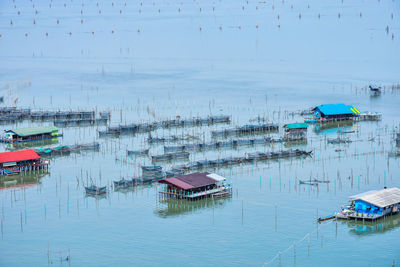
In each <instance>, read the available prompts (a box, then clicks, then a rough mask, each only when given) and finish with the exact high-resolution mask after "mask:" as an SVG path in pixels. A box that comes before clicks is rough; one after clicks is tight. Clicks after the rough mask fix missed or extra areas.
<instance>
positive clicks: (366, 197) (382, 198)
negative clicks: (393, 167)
mask: <svg viewBox="0 0 400 267" xmlns="http://www.w3.org/2000/svg"><path fill="white" fill-rule="evenodd" d="M367 193H368V194H360V195H361V196H360V195H356V196H355V198H352V200H362V201H365V202H368V203H370V204H372V205H375V206H377V207H380V208H383V207H387V206H390V205H393V204H396V203H400V189H399V188H397V187H393V188H387V189H383V190H379V191H375V192H371V193H369V192H367Z"/></svg>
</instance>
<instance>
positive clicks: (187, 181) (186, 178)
mask: <svg viewBox="0 0 400 267" xmlns="http://www.w3.org/2000/svg"><path fill="white" fill-rule="evenodd" d="M208 174H209V173H208V172H202V173H200V172H195V173H191V174H187V175H182V176H178V177H172V178H167V179H163V180H160V181H159V183H162V184H171V185H174V186H176V187H179V188H181V189H183V190H188V189H193V188H198V187H203V186H207V185H212V184H215V183H217V181H216V180H214V179H211V178H209V177H207V175H208Z"/></svg>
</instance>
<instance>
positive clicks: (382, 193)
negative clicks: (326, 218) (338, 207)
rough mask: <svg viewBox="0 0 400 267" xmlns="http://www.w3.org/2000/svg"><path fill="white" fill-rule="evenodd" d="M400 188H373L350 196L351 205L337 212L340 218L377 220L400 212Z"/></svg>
mask: <svg viewBox="0 0 400 267" xmlns="http://www.w3.org/2000/svg"><path fill="white" fill-rule="evenodd" d="M399 209H400V189H399V188H397V187H393V188H387V189H386V188H385V189H383V190H379V191H376V190H373V191H368V192H365V193H362V194H358V195H355V196H351V197H350V205H349V206H347V208H344V207H342V211H341V212H340V213H337V214H336V217H337V218H339V219H353V220H377V219H380V218H383V217H386V216H390V215H393V214H396V213H398V212H399Z"/></svg>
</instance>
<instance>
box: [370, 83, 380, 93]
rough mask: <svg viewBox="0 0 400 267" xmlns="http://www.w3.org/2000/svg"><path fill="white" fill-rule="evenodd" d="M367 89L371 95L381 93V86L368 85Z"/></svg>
mask: <svg viewBox="0 0 400 267" xmlns="http://www.w3.org/2000/svg"><path fill="white" fill-rule="evenodd" d="M369 90H370V92H371V95H380V94H381V87H378V86H372V85H370V86H369Z"/></svg>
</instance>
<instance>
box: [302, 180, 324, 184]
mask: <svg viewBox="0 0 400 267" xmlns="http://www.w3.org/2000/svg"><path fill="white" fill-rule="evenodd" d="M321 183H322V184H329V181H328V180H318V179H312V180H311V179H310V180H308V181H303V180H300V184H309V185H318V184H321Z"/></svg>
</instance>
